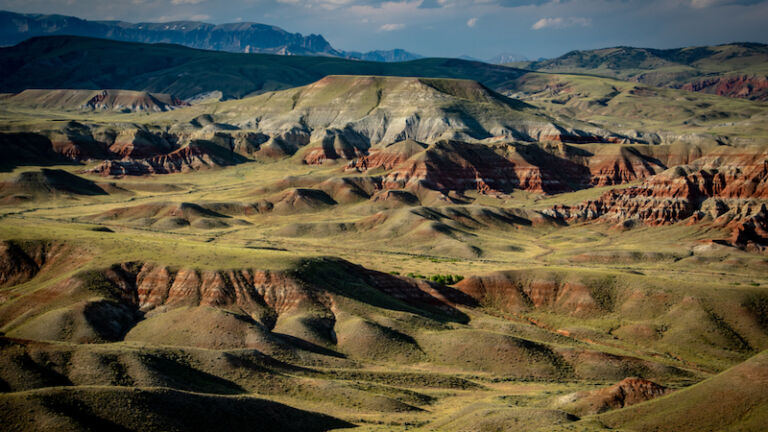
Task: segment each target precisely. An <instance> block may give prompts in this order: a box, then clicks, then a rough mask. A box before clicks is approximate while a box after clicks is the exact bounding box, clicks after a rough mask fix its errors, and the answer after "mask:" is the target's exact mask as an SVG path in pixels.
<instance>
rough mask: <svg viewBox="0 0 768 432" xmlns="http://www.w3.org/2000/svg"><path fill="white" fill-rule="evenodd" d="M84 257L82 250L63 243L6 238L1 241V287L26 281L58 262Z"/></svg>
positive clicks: (77, 259) (77, 260)
mask: <svg viewBox="0 0 768 432" xmlns="http://www.w3.org/2000/svg"><path fill="white" fill-rule="evenodd" d="M84 259H86V258H85V256H84V255H83V254H82V253H81V252H80V251H77V250H76V249H75V248H72V247H71V246H68V245H66V244H63V243H58V242H50V241H13V240H4V241H2V242H0V287H5V286H13V285H18V284H21V283H24V282H26V281H28V280H30V279H32V278H33V277H35V276H36V275H37V274H38V273H39V272H40V271H42V270H45V269H46V268H47V267H51V266H54V265H56V264H57V263H60V262H66V261H67V260H73V262H75V263H78V262H81V261H82V260H84Z"/></svg>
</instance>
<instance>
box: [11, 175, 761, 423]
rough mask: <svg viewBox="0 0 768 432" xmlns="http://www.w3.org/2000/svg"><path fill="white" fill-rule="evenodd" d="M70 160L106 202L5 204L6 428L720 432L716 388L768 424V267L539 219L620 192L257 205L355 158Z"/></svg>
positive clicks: (736, 414)
mask: <svg viewBox="0 0 768 432" xmlns="http://www.w3.org/2000/svg"><path fill="white" fill-rule="evenodd" d="M52 168H55V169H62V170H64V171H66V172H71V173H74V174H77V175H79V176H82V177H84V178H86V179H89V180H92V181H93V182H95V183H96V184H98V185H99V187H101V188H102V189H108V190H109V191H110V193H109V194H106V195H93V196H90V195H77V196H72V195H69V194H57V193H54V194H52V195H48V196H47V198H46V199H44V200H40V199H34V200H33V201H30V202H27V201H21V202H18V203H10V204H8V203H7V204H6V205H5V206H3V207H2V209H1V213H2V214H0V238H1V239H2V240H3V246H2V258H3V259H2V262H1V263H0V265H2V266H3V267H2V272H0V273H2V275H3V279H2V280H0V285H2V288H0V326H1V329H2V332H3V334H4V336H2V338H0V360H1V361H2V364H0V388H1V389H2V391H3V392H4V393H2V394H0V406H1V407H2V408H0V412H2V414H0V424H2V425H3V429H5V430H30V429H31V428H32V429H35V428H39V429H42V428H55V429H59V430H83V429H92V430H96V429H104V428H107V427H108V428H116V429H115V430H118V429H119V430H209V429H210V428H211V427H218V426H221V427H224V426H226V427H227V428H247V427H252V425H254V424H260V425H262V426H263V429H261V430H284V429H286V428H287V429H294V430H330V429H337V428H347V427H354V428H355V430H361V431H363V430H370V431H389V430H424V431H432V430H440V431H490V430H542V431H543V430H582V431H592V430H595V431H597V430H607V429H609V428H610V429H611V430H627V431H645V430H664V426H663V425H662V426H659V425H658V424H654V423H653V421H651V420H648V419H653V418H655V417H656V416H663V417H664V418H665V419H667V420H666V421H669V422H670V423H669V424H678V425H682V426H680V427H679V428H676V429H675V430H702V431H703V430H710V429H711V428H710V425H711V424H713V423H707V422H705V421H702V422H699V423H695V422H694V423H690V424H686V423H685V422H684V421H683V420H681V419H684V418H686V416H691V415H692V414H691V412H692V411H691V410H692V408H691V407H690V406H689V405H690V404H694V403H699V405H696V409H697V410H700V409H701V410H702V411H705V410H703V409H702V407H705V406H708V405H706V404H707V403H712V402H711V401H710V402H702V401H704V400H706V397H704V396H702V394H701V393H702V392H711V391H714V390H713V389H716V393H717V392H719V394H718V395H717V396H718V400H719V401H722V404H723V405H724V406H725V408H720V409H719V410H713V411H712V413H707V412H700V413H699V414H697V416H702V417H705V418H706V417H707V416H715V415H716V416H717V417H718V418H717V419H714V417H713V418H712V421H713V422H715V421H717V422H720V423H718V424H720V426H722V430H726V429H732V430H759V428H760V427H761V426H760V425H762V424H764V423H763V422H764V421H766V420H768V419H767V418H766V414H767V413H768V394H767V392H766V390H765V389H766V388H768V386H766V385H765V383H766V380H768V376H767V375H766V370H768V368H766V367H765V354H764V353H763V354H761V352H762V351H763V350H765V349H766V348H768V327H766V322H765V317H766V307H768V306H767V305H768V296H767V295H766V291H765V287H766V284H768V272H766V265H767V264H768V260H766V259H765V257H764V256H763V255H761V254H757V253H752V252H746V251H743V250H739V249H737V248H733V247H730V246H727V245H722V244H718V243H713V242H711V241H709V239H712V238H720V237H722V236H725V235H726V234H727V233H726V232H725V231H723V232H718V230H717V229H716V228H702V226H698V225H685V224H672V225H668V226H663V227H642V226H641V227H635V228H632V229H618V228H616V227H615V226H613V225H609V224H594V223H576V224H571V225H559V224H556V223H550V222H545V221H536V220H533V221H532V220H531V219H526V218H524V217H523V216H526V215H527V216H530V215H531V214H533V212H536V211H538V210H541V209H546V208H549V207H552V206H553V205H554V204H555V203H557V204H562V203H578V202H582V201H584V200H588V199H593V198H597V197H599V196H600V195H601V194H602V193H604V192H605V191H606V190H607V189H609V188H594V189H587V190H582V191H578V192H572V193H566V194H560V195H555V196H544V195H539V194H536V193H529V192H524V191H516V192H514V193H513V194H509V195H504V194H500V195H498V197H491V196H487V195H479V194H478V195H476V196H472V198H473V200H474V202H473V203H472V204H471V205H453V204H440V205H435V206H420V205H416V206H413V205H397V206H394V207H389V206H387V205H377V204H375V203H371V202H370V201H367V200H363V201H360V202H357V203H354V202H353V203H350V204H346V205H334V206H327V205H324V204H323V203H322V202H319V203H318V201H317V200H313V198H312V197H311V196H310V197H307V196H304V195H301V194H299V196H296V197H291V198H290V200H289V201H285V202H288V204H286V205H290V208H287V209H286V210H285V211H284V212H280V211H273V212H266V213H260V212H259V211H258V210H244V209H241V208H236V207H237V206H236V204H235V203H242V202H258V201H259V200H261V199H272V198H270V197H273V196H274V195H275V194H276V193H277V192H276V191H273V190H272V189H270V185H273V184H275V183H279V182H280V181H282V180H283V179H284V178H286V176H297V177H322V176H324V175H327V176H330V175H331V174H333V175H336V174H334V173H337V171H338V167H336V166H333V165H331V166H327V165H324V166H320V167H318V166H307V165H301V164H297V163H295V162H294V161H292V160H284V161H281V162H275V163H269V164H265V163H260V162H248V163H244V164H240V165H237V166H235V167H230V168H226V169H213V170H207V171H200V172H192V173H184V174H169V175H165V176H152V177H144V178H130V177H128V178H118V179H108V180H107V179H104V178H102V177H97V176H94V175H91V174H83V170H84V169H83V167H82V166H60V167H52ZM28 170H29V168H17V169H16V170H15V171H13V172H8V173H2V174H0V181H8V180H10V179H12V178H17V177H18V175H19V173H20V172H23V171H28ZM621 187H625V186H621ZM273 201H274V199H273ZM320 201H322V200H320ZM281 202H282V201H281ZM275 208H278V207H277V204H276V207H275ZM510 208H514V209H516V210H515V211H516V213H515V214H516V215H518V216H516V217H517V218H518V219H515V217H513V216H512V214H511V213H504V214H503V217H502V216H499V215H500V214H501V213H496V212H499V211H501V210H504V209H510ZM381 215H386V216H387V219H386V220H385V221H384V222H376V221H377V220H378V219H377V218H379V219H381V218H382V216H381ZM489 215H490V216H489ZM445 226H448V227H449V228H450V229H446V228H445ZM331 257H333V258H331ZM434 275H456V276H461V277H462V279H463V280H461V281H460V282H458V283H456V284H454V285H452V286H444V285H442V284H438V283H433V282H427V281H426V280H424V279H422V278H425V277H426V278H429V277H431V276H434ZM456 279H458V278H456ZM454 281H455V280H454ZM191 322H193V323H195V326H193V327H194V328H190V326H189V324H188V323H191ZM184 323H187V324H184ZM629 377H639V378H641V379H643V380H648V381H652V382H653V383H656V384H659V385H661V386H662V387H664V388H666V390H664V391H663V392H662V391H661V390H659V391H658V392H661V393H658V392H657V393H654V392H656V390H654V391H652V392H651V393H648V394H646V393H643V391H641V390H638V389H646V387H644V386H647V385H651V384H652V383H651V384H644V382H645V381H643V383H641V384H631V383H630V384H626V385H634V387H631V389H632V390H631V391H627V390H617V389H619V387H615V388H614V386H617V385H619V384H618V383H619V382H624V381H622V380H624V379H625V378H629ZM746 377H748V378H746ZM742 381H743V382H744V384H743V385H745V386H747V387H746V389H748V390H745V387H743V385H742V384H740V383H742ZM697 383H698V384H697ZM621 388H625V387H621ZM626 388H630V387H626ZM617 394H622V395H625V396H626V395H627V394H630V395H631V397H629V396H626V398H624V397H625V396H622V398H619V399H617V396H616V395H617ZM662 394H663V396H661V395H662ZM655 396H660V397H658V398H656V397H655ZM632 398H635V399H632ZM625 399H626V400H625ZM630 399H632V400H630ZM646 399H652V400H650V401H648V402H644V403H642V402H643V401H644V400H646ZM696 401H699V402H696ZM634 403H640V404H639V405H637V407H636V412H638V413H640V414H638V415H637V416H632V415H630V414H631V413H632V412H633V411H628V410H633V409H635V407H633V408H623V409H619V410H618V411H613V409H615V408H621V407H623V406H624V405H625V404H626V405H631V404H634ZM210 407H214V409H215V410H216V412H217V413H219V415H220V417H217V418H215V421H214V419H211V418H206V417H205V416H203V415H202V414H201V412H200V411H201V410H203V411H205V410H208V409H210ZM624 412H627V413H629V414H622V413H624ZM723 412H725V413H726V414H723ZM659 418H662V417H659ZM33 425H34V426H33ZM249 425H250V426H249ZM659 427H661V429H658V428H659Z"/></svg>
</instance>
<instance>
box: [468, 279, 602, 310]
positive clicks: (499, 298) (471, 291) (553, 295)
mask: <svg viewBox="0 0 768 432" xmlns="http://www.w3.org/2000/svg"><path fill="white" fill-rule="evenodd" d="M456 288H458V289H459V290H460V291H461V292H463V293H465V294H467V295H469V296H471V297H472V298H474V299H476V300H477V301H478V302H479V303H480V304H482V305H485V306H490V307H494V308H498V309H501V310H504V311H508V312H523V311H527V310H531V309H549V310H553V311H557V312H561V313H566V314H569V315H575V316H585V315H590V314H593V313H595V312H599V311H601V310H602V309H603V306H601V305H600V304H599V303H598V301H596V300H595V298H594V297H593V296H592V293H591V292H590V290H589V288H588V287H587V286H586V285H584V284H583V283H581V282H578V281H561V280H558V279H556V278H529V277H527V276H525V275H522V274H519V273H516V272H498V273H491V274H488V275H483V276H470V277H468V278H467V279H464V280H463V281H461V282H459V283H458V284H456Z"/></svg>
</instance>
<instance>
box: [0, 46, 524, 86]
mask: <svg viewBox="0 0 768 432" xmlns="http://www.w3.org/2000/svg"><path fill="white" fill-rule="evenodd" d="M0 71H2V75H3V81H2V84H0V92H12V93H16V92H19V91H21V90H24V89H28V88H77V89H107V88H119V89H127V90H145V91H150V92H156V93H168V94H172V95H174V96H177V97H181V98H188V97H192V96H195V95H198V94H201V93H206V92H211V91H216V90H219V91H221V92H222V93H223V94H224V97H225V98H232V97H243V96H246V95H248V94H251V93H257V92H264V91H270V90H276V89H283V88H288V87H295V86H300V85H305V84H308V83H311V82H313V81H317V80H318V79H320V78H322V77H324V76H326V75H334V74H335V75H339V74H341V75H349V74H357V75H389V76H421V77H441V78H464V79H472V80H476V81H479V82H481V83H483V84H485V85H486V86H488V87H491V88H502V87H504V86H506V85H508V83H509V82H510V81H511V80H513V79H515V78H516V77H518V76H520V75H521V74H522V73H523V71H521V70H518V69H513V68H507V67H504V66H496V65H489V64H485V63H481V62H471V61H464V60H456V59H441V58H433V59H419V60H414V61H410V62H403V63H377V62H363V61H355V60H344V59H338V58H330V57H301V56H278V55H267V54H236V53H225V52H218V51H204V50H196V49H192V48H186V47H182V46H179V45H168V44H156V45H154V44H153V45H149V44H140V43H129V42H118V41H109V40H103V39H93V38H84V37H75V36H52V37H39V38H32V39H30V40H28V41H26V42H23V43H21V44H19V45H16V46H14V47H10V48H2V49H0Z"/></svg>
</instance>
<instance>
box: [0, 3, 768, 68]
mask: <svg viewBox="0 0 768 432" xmlns="http://www.w3.org/2000/svg"><path fill="white" fill-rule="evenodd" d="M0 9H4V10H11V11H14V12H25V13H59V14H65V15H74V16H79V17H82V18H86V19H119V20H124V21H130V22H138V21H171V20H196V21H206V22H211V23H224V22H236V21H253V22H259V23H264V24H273V25H277V26H279V27H282V28H284V29H286V30H288V31H291V32H299V33H304V34H309V33H319V34H322V35H323V36H325V38H326V39H328V41H330V42H331V44H332V45H333V46H334V47H336V48H339V49H344V50H357V51H368V50H372V49H391V48H405V49H407V50H409V51H413V52H417V53H419V54H422V55H427V56H459V55H470V56H473V57H477V58H481V59H485V58H489V57H492V56H495V55H497V54H499V53H505V52H506V53H516V54H521V55H524V56H527V57H529V58H538V57H554V56H558V55H561V54H563V53H565V52H568V51H570V50H573V49H591V48H601V47H607V46H616V45H630V46H642V47H654V48H673V47H680V46H689V45H709V44H719V43H726V42H734V41H751V42H764V43H768V25H766V23H768V0H403V1H380V0H229V1H217V0H120V1H104V0H0Z"/></svg>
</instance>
